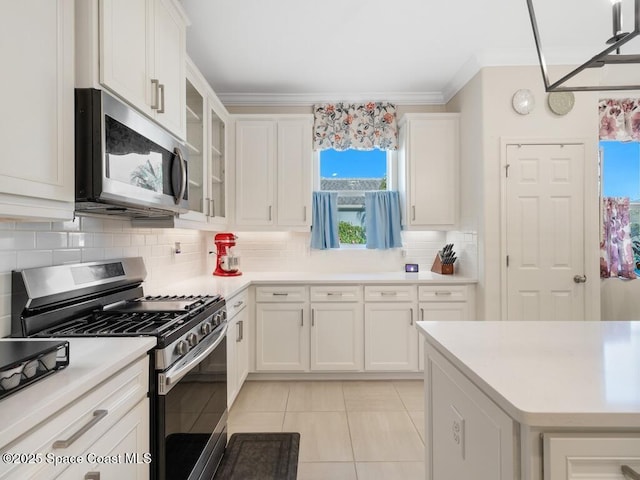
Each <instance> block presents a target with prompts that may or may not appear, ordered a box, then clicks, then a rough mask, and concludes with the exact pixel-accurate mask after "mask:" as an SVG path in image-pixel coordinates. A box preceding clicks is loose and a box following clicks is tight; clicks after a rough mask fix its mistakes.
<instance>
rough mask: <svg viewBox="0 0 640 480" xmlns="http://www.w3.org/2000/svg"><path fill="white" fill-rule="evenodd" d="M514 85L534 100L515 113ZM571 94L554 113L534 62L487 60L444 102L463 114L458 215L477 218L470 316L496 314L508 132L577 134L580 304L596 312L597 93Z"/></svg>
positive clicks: (553, 138) (517, 135)
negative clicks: (582, 184) (582, 201)
mask: <svg viewBox="0 0 640 480" xmlns="http://www.w3.org/2000/svg"><path fill="white" fill-rule="evenodd" d="M521 88H526V89H529V90H531V91H532V92H533V94H534V96H535V100H536V107H535V109H534V110H533V112H532V113H530V114H529V115H526V116H522V115H518V114H517V113H515V112H514V111H513V109H512V108H511V98H512V96H513V94H514V92H515V91H516V90H518V89H521ZM575 97H576V101H575V107H574V109H573V110H572V111H571V112H570V113H569V114H567V115H566V116H557V115H555V114H554V113H552V112H551V111H550V110H549V108H548V106H547V104H546V101H547V94H546V93H545V91H544V87H543V83H542V78H541V75H540V70H539V68H538V67H533V66H532V67H490V68H484V69H482V70H481V71H480V72H479V73H478V74H477V75H476V77H475V78H474V79H473V80H472V81H470V82H469V83H468V84H467V85H466V86H465V87H464V88H463V89H462V90H461V91H460V92H459V93H458V94H457V95H456V97H454V98H453V99H452V101H451V102H450V103H449V104H448V105H447V110H448V111H459V112H461V113H462V117H463V125H462V129H461V138H462V142H463V143H462V184H463V194H462V195H463V196H462V199H461V200H462V209H463V218H465V219H466V220H465V222H466V223H470V224H471V223H472V222H473V218H472V217H473V216H475V217H476V218H477V219H478V221H479V224H478V250H479V251H478V258H479V266H478V271H479V286H478V297H479V298H478V309H479V310H478V318H481V319H487V320H493V319H500V318H501V285H502V283H501V282H502V279H501V265H502V260H503V259H502V258H501V205H500V194H501V174H502V172H501V162H502V158H501V154H502V153H501V142H503V141H505V140H509V139H544V140H545V141H550V142H557V141H562V140H565V141H566V140H567V139H572V140H576V139H582V140H584V142H585V145H586V165H585V174H586V176H587V177H586V178H587V190H586V192H585V196H586V199H587V200H586V205H585V209H586V210H585V211H586V214H585V248H586V251H587V252H589V254H588V255H587V259H586V262H587V265H586V275H587V277H588V279H589V280H590V281H589V282H588V284H587V288H588V290H589V291H588V293H587V295H586V297H587V299H588V305H587V308H586V311H587V312H589V313H588V315H590V316H591V317H592V318H594V319H596V318H598V317H599V315H598V313H599V312H600V301H599V299H600V295H599V281H598V277H599V260H598V258H599V252H598V248H599V247H598V191H597V172H598V163H597V140H598V110H597V101H598V98H599V97H600V94H599V93H591V92H579V93H576V94H575ZM479 136H481V139H480V138H479ZM476 162H480V165H478V164H476ZM465 186H466V187H465ZM466 188H468V189H469V190H465V189H466ZM470 212H471V215H470Z"/></svg>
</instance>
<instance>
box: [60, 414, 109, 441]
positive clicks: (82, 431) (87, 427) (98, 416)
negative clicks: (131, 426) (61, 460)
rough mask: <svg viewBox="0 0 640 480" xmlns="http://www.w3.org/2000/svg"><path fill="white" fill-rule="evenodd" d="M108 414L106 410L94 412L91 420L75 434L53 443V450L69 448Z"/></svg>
mask: <svg viewBox="0 0 640 480" xmlns="http://www.w3.org/2000/svg"><path fill="white" fill-rule="evenodd" d="M108 413H109V411H108V410H95V411H94V412H93V418H92V419H91V420H90V421H89V422H87V423H86V424H85V425H84V426H83V427H82V428H80V429H79V430H78V431H77V432H75V433H74V434H73V435H71V436H70V437H69V438H67V439H66V440H56V441H55V442H53V448H67V447H70V446H71V445H72V444H73V442H75V441H76V440H78V439H79V438H80V437H81V436H82V435H84V434H85V433H87V431H88V430H90V429H91V428H92V427H93V426H94V425H95V424H96V423H98V422H99V421H100V420H102V419H103V418H104V417H106V416H107V414H108Z"/></svg>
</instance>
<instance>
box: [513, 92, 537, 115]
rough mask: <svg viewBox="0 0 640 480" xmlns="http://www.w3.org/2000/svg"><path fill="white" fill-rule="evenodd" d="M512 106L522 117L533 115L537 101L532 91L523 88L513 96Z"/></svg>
mask: <svg viewBox="0 0 640 480" xmlns="http://www.w3.org/2000/svg"><path fill="white" fill-rule="evenodd" d="M511 105H512V106H513V109H514V110H515V111H516V112H518V113H519V114H520V115H527V114H529V113H531V111H532V110H533V107H535V106H536V101H535V98H534V97H533V93H531V90H527V89H524V88H523V89H520V90H518V91H517V92H516V93H514V94H513V98H512V99H511Z"/></svg>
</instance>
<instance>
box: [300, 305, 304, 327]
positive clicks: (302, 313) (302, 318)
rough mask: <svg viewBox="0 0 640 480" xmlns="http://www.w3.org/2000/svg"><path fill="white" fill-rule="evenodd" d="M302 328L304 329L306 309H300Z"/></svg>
mask: <svg viewBox="0 0 640 480" xmlns="http://www.w3.org/2000/svg"><path fill="white" fill-rule="evenodd" d="M300 326H301V327H304V308H301V309H300Z"/></svg>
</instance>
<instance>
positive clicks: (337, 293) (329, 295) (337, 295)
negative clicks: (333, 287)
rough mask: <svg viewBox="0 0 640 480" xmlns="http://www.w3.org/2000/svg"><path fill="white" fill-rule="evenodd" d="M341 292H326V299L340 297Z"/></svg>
mask: <svg viewBox="0 0 640 480" xmlns="http://www.w3.org/2000/svg"><path fill="white" fill-rule="evenodd" d="M341 296H342V292H327V297H341Z"/></svg>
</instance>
